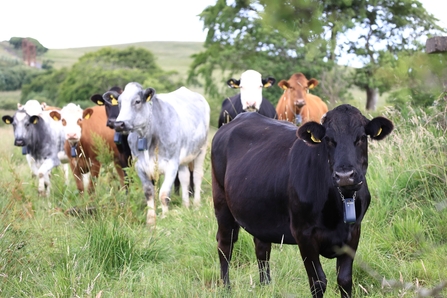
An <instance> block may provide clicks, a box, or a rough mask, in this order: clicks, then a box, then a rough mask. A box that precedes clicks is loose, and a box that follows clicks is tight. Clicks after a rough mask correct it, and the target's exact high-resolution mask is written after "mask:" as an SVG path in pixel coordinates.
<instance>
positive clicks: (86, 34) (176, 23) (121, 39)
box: [0, 0, 447, 49]
mask: <svg viewBox="0 0 447 298" xmlns="http://www.w3.org/2000/svg"><path fill="white" fill-rule="evenodd" d="M420 1H421V2H422V3H423V4H424V6H425V8H426V9H427V10H428V11H429V12H430V13H432V14H434V15H435V16H436V17H437V18H438V19H441V20H442V22H441V23H440V24H441V25H443V26H444V27H446V28H447V14H446V13H445V11H446V10H445V9H446V8H447V3H444V2H445V0H420ZM215 3H216V0H126V1H122V0H77V1H63V0H3V1H1V2H0V11H1V13H0V41H3V40H9V39H10V38H11V37H13V36H16V37H32V38H35V39H37V40H38V41H39V42H40V43H41V44H42V45H43V46H45V47H47V48H50V49H63V48H76V47H90V46H106V45H114V44H125V43H134V42H142V41H205V38H206V32H205V31H204V30H203V23H202V22H201V21H200V19H199V17H198V16H197V15H198V14H200V13H201V12H202V11H203V10H204V9H205V8H206V7H207V6H209V5H214V4H215ZM440 3H443V4H440Z"/></svg>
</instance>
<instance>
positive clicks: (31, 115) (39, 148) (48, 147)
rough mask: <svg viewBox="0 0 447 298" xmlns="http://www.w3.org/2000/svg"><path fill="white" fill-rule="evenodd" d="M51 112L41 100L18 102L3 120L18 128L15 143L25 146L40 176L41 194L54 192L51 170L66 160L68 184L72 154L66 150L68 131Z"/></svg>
mask: <svg viewBox="0 0 447 298" xmlns="http://www.w3.org/2000/svg"><path fill="white" fill-rule="evenodd" d="M49 113H50V112H49V111H43V110H42V107H41V105H40V103H39V102H38V101H36V100H29V101H28V102H26V103H25V105H18V110H17V111H16V112H15V114H14V115H13V116H9V115H5V116H3V117H2V119H3V122H5V123H6V124H12V126H13V128H14V145H15V146H18V147H22V148H23V149H22V152H23V154H26V159H27V161H28V165H29V166H30V168H31V171H32V173H33V175H34V176H36V177H37V178H38V187H37V189H38V192H39V194H40V195H49V194H50V186H51V182H50V173H51V170H52V169H53V168H54V167H56V166H58V165H60V164H61V162H62V163H64V171H65V178H66V183H68V171H67V167H66V166H65V165H66V164H67V162H68V157H67V156H66V155H65V152H64V141H65V137H64V132H63V128H62V124H61V123H60V122H56V121H53V120H52V119H51V117H50V115H49Z"/></svg>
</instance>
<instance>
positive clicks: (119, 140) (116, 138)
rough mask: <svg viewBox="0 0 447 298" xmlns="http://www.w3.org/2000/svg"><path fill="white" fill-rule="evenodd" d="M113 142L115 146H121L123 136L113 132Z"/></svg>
mask: <svg viewBox="0 0 447 298" xmlns="http://www.w3.org/2000/svg"><path fill="white" fill-rule="evenodd" d="M113 142H115V144H122V143H123V134H122V133H120V132H115V134H114V135H113Z"/></svg>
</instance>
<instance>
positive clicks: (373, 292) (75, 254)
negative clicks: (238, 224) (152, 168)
mask: <svg viewBox="0 0 447 298" xmlns="http://www.w3.org/2000/svg"><path fill="white" fill-rule="evenodd" d="M445 100H446V98H442V100H440V101H439V104H438V105H437V106H436V107H434V108H433V109H431V110H428V111H419V110H409V111H408V112H407V113H405V115H404V114H402V113H401V112H399V111H396V110H393V109H388V110H387V111H386V112H385V116H387V117H389V118H390V119H392V120H393V122H394V124H395V127H396V128H395V131H394V132H393V133H392V134H391V135H390V136H389V137H388V138H387V139H385V140H383V141H381V142H371V143H370V148H369V169H368V177H367V178H368V184H369V188H370V191H371V194H372V202H371V206H370V209H369V210H368V212H367V214H366V216H365V219H364V221H363V225H362V226H363V230H362V237H361V241H360V246H359V249H358V251H357V254H356V259H355V262H354V276H353V281H354V286H353V292H354V295H355V297H414V296H417V295H419V294H418V291H421V290H430V289H433V288H435V287H436V286H438V285H439V284H441V283H442V282H443V281H445V280H447V271H446V269H445V266H446V264H447V245H446V240H447V208H446V206H447V201H446V191H447V190H446V187H445V184H446V179H447V173H446V150H447V149H446V148H447V140H446V138H445V131H446V126H445V123H446V115H447V114H446V112H445V107H446V103H445ZM0 130H1V133H2V136H3V139H4V141H3V143H4V144H5V145H4V146H3V147H2V148H0V167H1V169H2V170H1V171H0V194H1V198H2V199H1V200H0V296H1V297H309V295H310V291H309V288H308V281H307V275H306V273H305V270H304V266H303V264H302V261H301V256H300V254H299V250H298V247H297V246H287V245H284V246H281V245H273V249H272V256H271V273H272V283H271V284H270V285H268V286H261V285H260V284H259V275H258V269H257V263H256V259H255V254H254V245H253V240H252V237H251V236H250V235H249V234H248V233H246V232H244V231H241V235H240V239H239V241H238V242H237V243H236V244H235V250H234V255H233V261H232V263H231V269H230V276H231V281H232V290H231V291H228V290H226V289H224V288H223V287H222V285H221V282H220V277H219V274H220V273H219V271H220V269H219V261H218V254H217V245H216V239H215V235H216V230H217V224H216V220H215V216H214V211H213V206H212V196H211V183H210V181H211V176H210V165H209V163H210V162H209V156H207V158H206V164H205V170H206V172H205V179H204V182H203V184H204V185H203V194H202V198H203V200H202V206H201V207H200V208H196V209H195V208H190V209H186V208H184V207H182V206H181V198H180V197H179V196H176V195H172V203H171V206H170V213H169V214H168V216H167V217H166V218H164V219H161V218H157V223H156V227H155V228H152V229H150V228H148V227H147V226H146V225H145V213H146V211H145V202H144V196H143V192H142V190H141V185H140V181H139V179H138V176H137V175H136V173H135V170H134V169H133V168H130V169H129V170H128V177H129V179H130V180H129V181H130V188H129V191H128V192H127V193H126V191H125V190H122V189H121V188H120V187H119V183H118V181H117V178H116V177H115V176H114V175H107V173H108V172H109V169H110V168H113V166H111V165H108V166H105V167H104V169H103V171H102V172H101V175H100V178H99V179H98V180H97V181H96V190H95V192H94V193H93V194H92V195H87V194H85V195H83V196H82V195H79V194H78V193H77V190H76V186H75V184H74V181H73V179H72V177H70V178H71V179H72V180H71V181H70V182H71V183H70V184H69V185H68V186H67V185H65V184H64V178H63V173H62V170H61V169H55V170H54V171H53V173H52V191H51V194H50V196H49V197H39V196H37V194H36V193H37V192H36V189H37V186H36V182H35V179H34V178H32V177H31V173H30V170H29V169H28V166H27V164H26V161H25V159H24V157H23V156H21V151H20V150H19V149H18V148H15V147H13V146H12V143H13V136H12V128H11V127H1V128H0ZM213 133H214V131H213ZM210 141H211V138H210ZM104 162H106V159H104ZM158 205H160V204H158ZM88 206H93V207H95V209H93V210H94V212H87V211H89V210H90V209H87V208H84V207H88ZM73 207H77V208H78V210H79V211H80V212H78V213H77V214H75V215H70V213H67V212H66V211H67V210H70V209H71V208H73ZM322 262H323V267H324V270H325V272H326V274H327V277H328V289H327V292H326V294H327V295H326V297H339V291H338V287H337V284H336V270H335V260H327V259H322ZM442 294H444V295H446V291H443V292H441V294H438V296H435V295H434V294H430V295H431V296H432V297H442ZM430 295H429V296H430ZM420 297H422V296H420Z"/></svg>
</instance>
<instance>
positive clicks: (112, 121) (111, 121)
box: [107, 119, 115, 129]
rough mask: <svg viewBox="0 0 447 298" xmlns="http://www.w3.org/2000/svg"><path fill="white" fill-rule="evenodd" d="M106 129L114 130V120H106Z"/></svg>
mask: <svg viewBox="0 0 447 298" xmlns="http://www.w3.org/2000/svg"><path fill="white" fill-rule="evenodd" d="M107 127H110V128H111V129H115V119H108V120H107Z"/></svg>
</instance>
